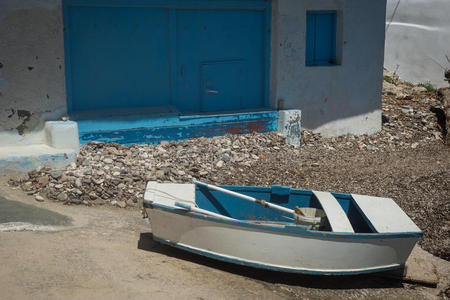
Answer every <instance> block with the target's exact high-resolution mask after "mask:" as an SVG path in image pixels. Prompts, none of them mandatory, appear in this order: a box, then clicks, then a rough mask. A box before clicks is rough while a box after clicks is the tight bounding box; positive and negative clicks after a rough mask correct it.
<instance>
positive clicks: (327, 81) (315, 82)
mask: <svg viewBox="0 0 450 300" xmlns="http://www.w3.org/2000/svg"><path fill="white" fill-rule="evenodd" d="M385 9H386V1H385V0H377V1H374V0H322V1H316V0H302V1H299V0H277V1H273V10H274V12H276V13H275V14H274V17H273V25H272V55H273V57H272V81H271V89H272V93H271V103H272V105H273V106H275V105H276V104H277V103H278V102H279V101H280V100H282V102H283V103H284V104H283V108H285V109H301V110H302V127H306V128H310V129H315V130H316V131H318V132H321V133H323V134H324V135H339V134H345V133H373V132H376V131H378V130H380V129H381V88H382V73H383V55H384V29H385V27H384V26H385V22H384V20H385V12H386V10H385ZM307 10H337V11H338V32H340V33H338V49H341V52H340V55H341V59H340V61H341V64H340V65H338V66H322V67H306V66H305V34H306V11H307ZM338 51H339V50H338ZM338 56H339V52H338Z"/></svg>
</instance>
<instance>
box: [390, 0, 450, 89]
mask: <svg viewBox="0 0 450 300" xmlns="http://www.w3.org/2000/svg"><path fill="white" fill-rule="evenodd" d="M449 14H450V1H449V0H388V5H387V14H386V18H387V20H386V58H385V67H386V68H387V69H388V70H390V71H396V72H397V73H398V74H399V76H400V78H401V79H403V80H407V81H410V82H416V83H419V82H431V83H432V84H433V85H435V86H436V87H445V86H447V82H446V81H444V68H447V69H448V68H450V62H449V61H448V60H447V58H446V55H447V56H448V58H449V59H450V17H449Z"/></svg>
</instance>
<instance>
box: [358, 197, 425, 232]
mask: <svg viewBox="0 0 450 300" xmlns="http://www.w3.org/2000/svg"><path fill="white" fill-rule="evenodd" d="M352 197H353V200H355V202H356V205H357V206H358V207H359V209H360V210H361V212H362V213H363V214H364V216H365V217H366V218H367V221H368V222H369V225H370V226H371V227H372V229H373V230H375V231H376V232H380V233H387V232H420V229H419V227H417V225H416V224H414V222H413V221H412V220H411V219H410V218H409V217H408V215H407V214H406V213H405V212H404V211H403V210H402V209H401V208H400V207H399V206H398V205H397V203H395V202H394V200H392V199H390V198H380V197H372V196H365V195H356V194H352Z"/></svg>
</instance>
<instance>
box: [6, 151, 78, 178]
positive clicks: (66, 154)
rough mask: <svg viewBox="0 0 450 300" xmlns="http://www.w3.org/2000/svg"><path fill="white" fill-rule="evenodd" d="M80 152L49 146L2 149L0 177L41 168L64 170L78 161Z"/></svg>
mask: <svg viewBox="0 0 450 300" xmlns="http://www.w3.org/2000/svg"><path fill="white" fill-rule="evenodd" d="M77 155H78V151H75V150H74V149H56V148H53V147H50V146H48V145H45V144H42V145H28V146H10V147H1V148H0V175H6V174H10V173H26V172H29V171H31V170H36V169H40V168H51V169H62V168H64V167H66V166H67V165H69V164H71V163H73V162H76V161H77Z"/></svg>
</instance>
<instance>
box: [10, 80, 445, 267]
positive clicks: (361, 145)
mask: <svg viewBox="0 0 450 300" xmlns="http://www.w3.org/2000/svg"><path fill="white" fill-rule="evenodd" d="M384 78H385V81H384V89H383V107H382V109H383V129H382V131H381V132H379V133H377V134H374V135H370V136H368V135H362V136H357V135H346V136H341V137H334V138H323V137H321V136H320V135H319V134H314V133H312V132H311V131H303V136H302V146H301V147H299V148H294V147H293V146H291V145H289V144H287V143H285V140H284V138H283V137H282V136H280V135H278V134H277V133H267V134H248V135H240V136H233V135H229V136H223V137H214V138H209V139H207V138H199V139H195V140H191V141H185V142H177V143H162V144H161V145H156V146H148V145H131V146H123V145H119V144H104V143H89V144H87V145H84V146H82V148H81V152H80V155H79V157H78V162H77V163H76V164H73V165H71V166H69V167H68V168H67V169H65V170H47V169H42V170H36V171H32V172H30V173H29V174H28V176H27V178H25V179H21V180H13V179H12V180H10V184H11V185H20V186H21V188H22V189H23V190H25V191H26V192H27V193H29V194H32V195H34V197H35V199H36V200H37V201H44V200H45V198H48V199H51V200H54V201H59V202H62V203H65V204H84V205H88V206H93V205H95V206H98V205H113V206H118V207H122V208H126V207H137V206H138V201H139V200H140V199H141V198H142V196H143V191H144V187H145V183H146V182H147V181H149V180H158V181H170V182H190V181H191V180H192V179H194V178H195V179H200V180H204V181H207V182H211V183H215V184H239V185H271V184H284V185H290V186H292V187H296V188H304V189H320V190H329V191H333V192H347V193H350V192H351V193H363V194H369V195H375V196H386V197H392V198H394V199H395V200H396V201H397V203H398V204H399V205H400V206H401V207H402V208H403V209H404V210H405V211H406V212H407V213H408V214H409V215H410V216H411V218H412V219H413V220H414V221H415V222H416V223H417V224H418V225H419V227H420V228H421V229H422V230H423V231H424V237H423V238H422V240H421V242H420V244H421V246H422V247H423V248H424V249H425V250H428V251H429V252H431V253H433V254H435V255H437V256H440V257H441V258H444V259H446V260H449V259H450V220H449V215H450V201H449V195H450V147H448V145H445V144H444V143H443V134H442V129H443V128H442V124H441V123H440V120H439V118H441V117H440V114H441V113H442V105H441V103H440V102H439V101H438V100H437V99H436V92H435V91H434V90H432V88H431V87H430V86H428V85H412V84H409V83H406V82H402V81H400V80H399V79H398V77H396V75H395V74H392V73H386V74H385V77H384Z"/></svg>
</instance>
